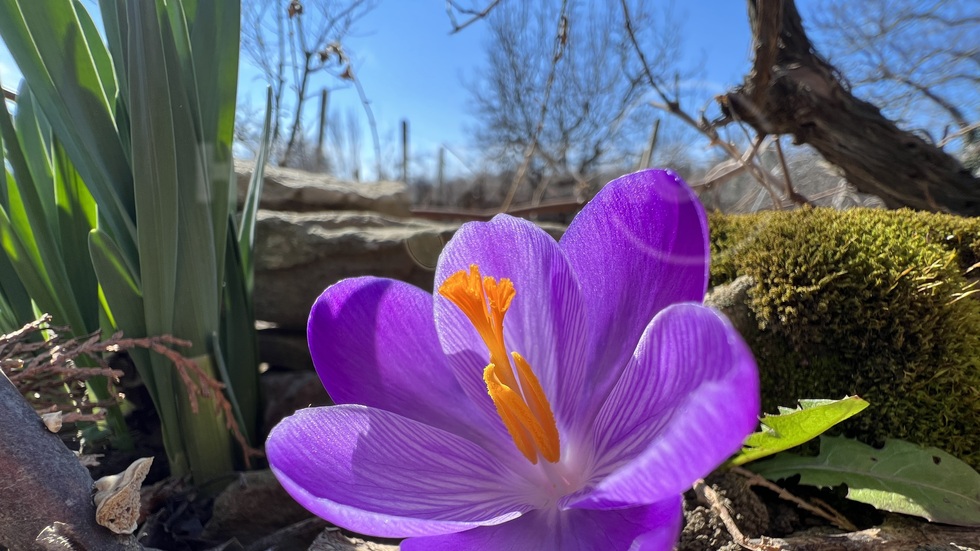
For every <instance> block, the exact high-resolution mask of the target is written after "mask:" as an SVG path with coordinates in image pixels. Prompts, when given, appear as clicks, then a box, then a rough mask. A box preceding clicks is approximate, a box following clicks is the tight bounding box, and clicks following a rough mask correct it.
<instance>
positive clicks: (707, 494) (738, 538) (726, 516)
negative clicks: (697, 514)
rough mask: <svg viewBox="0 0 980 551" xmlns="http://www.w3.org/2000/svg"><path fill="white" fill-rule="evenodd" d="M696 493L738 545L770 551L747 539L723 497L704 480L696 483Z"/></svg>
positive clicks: (760, 550)
mask: <svg viewBox="0 0 980 551" xmlns="http://www.w3.org/2000/svg"><path fill="white" fill-rule="evenodd" d="M694 493H696V494H697V495H698V498H700V499H701V500H702V501H704V502H705V503H707V504H708V505H709V506H710V507H711V510H712V511H714V513H715V514H716V515H718V518H719V519H721V522H722V523H723V524H724V525H725V528H726V529H727V530H728V533H729V534H731V536H732V540H734V541H735V543H737V544H738V545H741V546H742V547H744V548H746V549H751V550H752V551H770V548H769V547H768V546H764V545H756V544H754V543H751V542H750V541H749V538H747V537H745V534H743V533H742V531H741V530H739V528H738V525H737V524H735V519H733V518H732V515H731V513H730V512H729V511H728V507H726V506H725V504H724V503H723V502H722V500H721V497H719V496H718V492H715V490H714V488H712V487H711V486H708V485H707V484H705V482H704V480H698V481H697V482H695V483H694Z"/></svg>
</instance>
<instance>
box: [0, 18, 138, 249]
mask: <svg viewBox="0 0 980 551" xmlns="http://www.w3.org/2000/svg"><path fill="white" fill-rule="evenodd" d="M0 36H3V40H4V43H5V44H6V45H7V47H8V49H9V50H10V53H11V56H12V57H13V58H14V60H15V61H16V62H17V66H18V68H20V70H21V72H22V73H23V75H24V78H25V80H27V82H29V83H30V86H31V90H32V91H33V93H34V95H35V97H36V99H37V104H38V107H39V108H40V109H41V110H42V111H43V112H44V113H45V116H46V117H47V119H48V122H49V123H50V124H51V127H52V129H53V131H54V133H55V134H56V135H57V136H58V137H59V139H61V141H62V143H63V144H64V147H65V150H66V151H68V154H69V155H70V156H71V158H72V159H73V161H74V164H75V166H76V167H77V169H78V171H79V173H81V174H82V177H83V179H84V180H85V182H87V183H88V184H89V186H90V187H91V191H92V195H93V196H95V197H96V199H97V201H98V203H99V204H100V205H101V206H102V207H101V208H102V211H103V212H102V216H103V218H104V219H105V221H106V223H107V224H108V225H109V226H110V227H111V228H112V230H113V233H115V234H116V235H118V236H119V238H120V239H124V240H125V241H124V242H122V243H120V245H121V246H122V247H123V249H124V250H127V251H129V252H130V253H132V254H133V255H134V256H135V241H134V240H135V227H134V222H133V220H134V217H135V208H134V206H135V205H134V199H133V189H132V180H131V177H132V176H131V173H130V171H129V167H128V165H127V163H126V155H125V153H124V151H123V149H122V145H121V143H120V141H119V134H118V132H117V129H116V124H115V120H114V118H113V106H114V105H115V98H113V97H110V96H109V93H111V92H112V91H113V90H114V88H115V87H114V86H113V85H104V84H103V83H102V81H101V77H102V76H103V75H104V65H105V64H104V59H105V57H106V55H107V54H105V52H100V51H98V50H100V49H101V50H104V48H105V46H104V45H103V43H102V41H101V40H96V41H94V42H88V41H87V39H91V36H90V35H87V33H86V30H85V29H84V28H83V25H82V23H81V22H80V21H79V17H78V14H77V12H76V4H75V3H74V2H73V1H72V0H50V1H44V2H18V1H16V0H0ZM96 60H101V61H96Z"/></svg>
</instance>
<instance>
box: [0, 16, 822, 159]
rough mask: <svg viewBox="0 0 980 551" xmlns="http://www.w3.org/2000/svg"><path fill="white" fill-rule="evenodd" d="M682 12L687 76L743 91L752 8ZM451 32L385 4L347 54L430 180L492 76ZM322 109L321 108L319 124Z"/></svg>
mask: <svg viewBox="0 0 980 551" xmlns="http://www.w3.org/2000/svg"><path fill="white" fill-rule="evenodd" d="M801 3H803V2H801ZM88 5H91V4H88ZM675 5H676V6H677V9H676V11H677V13H678V15H679V16H680V17H679V18H678V19H679V20H680V23H681V26H680V28H679V29H678V30H677V32H679V33H681V35H682V37H683V46H684V56H685V59H683V60H681V63H680V66H682V67H685V66H691V65H692V64H693V65H696V66H700V67H701V73H702V74H701V75H700V76H699V81H698V82H696V83H695V84H694V85H696V86H697V87H698V88H699V89H701V90H703V91H705V92H706V93H708V94H710V93H720V92H722V91H723V90H724V89H726V88H727V87H728V86H730V85H732V84H735V83H737V82H739V81H741V78H742V76H743V75H744V74H745V72H746V70H747V69H748V67H749V65H750V60H751V55H750V53H751V52H750V32H749V26H748V17H747V14H746V8H745V4H744V2H736V1H733V0H695V1H692V2H687V3H684V2H678V3H676V4H675ZM450 30H451V26H450V23H449V20H448V18H447V16H446V13H445V3H444V2H443V1H442V0H382V1H381V3H380V5H379V6H378V7H377V8H376V9H375V10H374V11H372V12H371V13H369V14H368V15H367V16H366V17H365V18H364V19H362V20H361V22H360V23H359V25H358V28H357V33H356V35H355V36H352V37H350V38H349V39H348V40H347V43H346V44H345V46H346V48H347V49H348V51H349V52H350V53H351V54H352V56H353V57H354V59H355V62H356V71H357V74H358V76H359V78H360V79H361V82H362V84H363V86H364V88H365V91H366V93H367V95H368V97H369V98H370V100H371V105H372V108H373V109H374V112H375V116H376V118H377V120H378V126H379V130H380V131H381V134H382V141H387V142H389V143H392V144H394V143H396V139H395V138H396V136H397V129H398V127H399V124H400V121H401V120H402V119H407V120H408V121H409V123H410V130H411V136H410V144H411V150H412V155H413V157H417V158H418V159H419V163H420V165H421V167H420V168H421V169H423V170H427V169H429V168H431V164H432V159H434V157H435V151H436V150H437V149H438V147H439V146H440V145H441V144H445V145H448V146H449V147H451V148H452V149H453V150H454V151H456V152H458V153H460V155H461V156H462V157H464V158H466V157H467V150H468V146H469V137H468V132H467V128H471V127H472V126H473V124H474V120H473V119H472V118H471V117H470V112H469V110H468V107H467V105H468V102H469V98H468V95H467V92H466V90H465V88H464V87H463V81H464V79H469V80H472V79H473V78H474V77H475V76H476V75H477V74H478V72H479V71H480V70H481V67H482V66H483V63H484V55H483V48H484V42H485V37H486V30H485V26H484V25H483V24H482V23H481V22H478V23H476V24H474V25H471V26H470V27H468V28H466V29H465V30H463V31H462V32H460V33H457V34H453V35H451V34H450V32H449V31H450ZM544 55H547V54H544ZM244 59H245V58H244V56H243V60H244ZM0 80H2V82H3V83H4V86H6V87H7V88H15V87H16V84H17V81H18V80H19V74H18V72H17V71H16V68H15V67H14V64H13V61H12V60H11V58H10V56H9V54H8V53H7V52H6V49H5V48H2V46H0ZM330 85H331V86H333V85H336V82H334V83H330ZM264 89H265V84H264V83H262V82H261V81H260V79H258V78H257V76H256V73H255V71H254V70H252V69H250V68H249V67H246V66H243V67H242V71H241V74H240V87H239V90H240V92H239V103H240V105H242V104H244V103H245V102H250V103H251V104H252V105H253V106H254V105H259V104H260V103H261V101H263V100H264ZM314 104H315V102H311V111H310V113H311V114H312V113H313V110H314V109H315V105H314ZM330 105H331V110H332V111H333V110H336V111H341V112H343V111H347V110H348V109H355V110H357V111H358V112H360V109H361V107H360V103H359V101H358V99H357V94H356V92H355V91H354V90H353V89H348V90H339V91H336V92H334V93H333V94H332V95H331V99H330ZM362 127H363V130H364V132H365V136H364V137H363V139H362V143H363V144H364V149H365V156H364V160H363V166H364V167H365V168H368V167H370V166H373V165H372V161H371V160H370V158H371V151H370V150H371V148H370V143H371V142H370V138H369V136H368V135H367V124H366V123H364V124H362ZM474 156H475V153H474ZM456 168H457V169H458V168H459V167H456Z"/></svg>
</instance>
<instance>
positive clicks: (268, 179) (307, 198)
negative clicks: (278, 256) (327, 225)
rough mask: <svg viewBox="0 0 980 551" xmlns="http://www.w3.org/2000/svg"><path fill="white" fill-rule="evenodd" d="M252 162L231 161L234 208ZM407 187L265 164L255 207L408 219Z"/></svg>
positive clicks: (244, 188)
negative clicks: (235, 190)
mask: <svg viewBox="0 0 980 551" xmlns="http://www.w3.org/2000/svg"><path fill="white" fill-rule="evenodd" d="M254 166H255V165H254V163H252V162H249V161H235V174H236V176H237V178H238V205H239V207H241V205H242V204H243V202H244V200H245V193H246V192H247V191H248V183H249V180H250V179H251V177H252V169H253V168H254ZM410 205H411V198H410V197H409V194H408V186H406V185H405V184H403V183H401V182H350V181H345V180H341V179H338V178H334V177H333V176H330V175H329V174H316V173H312V172H306V171H303V170H297V169H293V168H282V167H277V166H272V165H267V166H266V168H265V179H264V181H263V184H262V198H261V199H260V200H259V207H260V208H263V209H269V210H282V211H296V212H310V211H323V210H367V211H375V212H380V213H383V214H387V215H391V216H410V215H411V212H410V211H409V207H410Z"/></svg>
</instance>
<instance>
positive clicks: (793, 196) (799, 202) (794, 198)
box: [775, 138, 809, 205]
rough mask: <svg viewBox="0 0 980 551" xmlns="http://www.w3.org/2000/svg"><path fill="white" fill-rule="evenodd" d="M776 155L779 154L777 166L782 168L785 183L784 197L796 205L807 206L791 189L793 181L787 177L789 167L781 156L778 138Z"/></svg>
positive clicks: (802, 198)
mask: <svg viewBox="0 0 980 551" xmlns="http://www.w3.org/2000/svg"><path fill="white" fill-rule="evenodd" d="M775 142H776V153H778V154H779V164H780V166H782V167H783V181H784V182H785V183H786V195H787V196H788V197H789V198H790V199H791V200H792V201H793V202H794V203H796V204H797V205H806V204H809V201H807V200H806V197H803V196H802V195H800V194H799V193H796V190H795V189H793V180H792V179H790V176H789V165H788V164H787V163H786V156H785V155H783V146H782V145H781V142H780V140H779V138H776V140H775Z"/></svg>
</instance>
